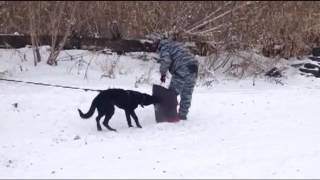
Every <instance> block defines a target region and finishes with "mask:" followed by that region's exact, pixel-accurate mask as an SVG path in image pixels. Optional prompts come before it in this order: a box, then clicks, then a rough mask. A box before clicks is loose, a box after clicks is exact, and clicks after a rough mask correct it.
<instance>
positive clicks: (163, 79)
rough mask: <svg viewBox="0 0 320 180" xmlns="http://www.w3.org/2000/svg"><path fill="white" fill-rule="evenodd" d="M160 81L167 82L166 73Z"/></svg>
mask: <svg viewBox="0 0 320 180" xmlns="http://www.w3.org/2000/svg"><path fill="white" fill-rule="evenodd" d="M160 81H161V82H162V83H165V82H166V75H161V78H160Z"/></svg>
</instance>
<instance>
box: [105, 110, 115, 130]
mask: <svg viewBox="0 0 320 180" xmlns="http://www.w3.org/2000/svg"><path fill="white" fill-rule="evenodd" d="M106 108H107V112H106V114H105V117H104V121H103V125H104V126H105V127H106V128H107V129H109V130H110V131H117V130H116V129H113V128H111V127H110V126H109V121H110V119H111V117H112V116H113V114H114V106H113V105H111V106H108V107H106Z"/></svg>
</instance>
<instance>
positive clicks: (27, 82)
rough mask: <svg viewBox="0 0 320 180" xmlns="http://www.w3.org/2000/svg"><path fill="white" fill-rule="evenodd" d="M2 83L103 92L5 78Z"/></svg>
mask: <svg viewBox="0 0 320 180" xmlns="http://www.w3.org/2000/svg"><path fill="white" fill-rule="evenodd" d="M0 81H8V82H15V83H25V84H33V85H39V86H48V87H59V88H65V89H76V90H84V91H96V92H101V91H103V90H100V89H89V88H80V87H72V86H63V85H57V84H48V83H41V82H31V81H21V80H14V79H4V78H0Z"/></svg>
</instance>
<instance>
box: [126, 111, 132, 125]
mask: <svg viewBox="0 0 320 180" xmlns="http://www.w3.org/2000/svg"><path fill="white" fill-rule="evenodd" d="M125 112H126V118H127V122H128V126H129V127H133V126H132V123H131V117H130V112H129V111H125Z"/></svg>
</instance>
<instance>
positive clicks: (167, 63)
mask: <svg viewBox="0 0 320 180" xmlns="http://www.w3.org/2000/svg"><path fill="white" fill-rule="evenodd" d="M147 38H148V39H150V40H152V42H153V44H152V49H153V50H154V51H158V52H159V54H160V59H159V62H160V74H161V78H160V80H161V82H163V83H164V82H165V80H166V74H167V71H169V72H170V73H171V74H172V78H171V82H170V85H169V89H171V90H174V91H175V93H176V94H177V95H180V108H179V117H177V118H175V119H172V120H171V121H178V120H179V119H181V120H186V119H187V115H188V112H189V108H190V106H191V100H192V93H193V89H194V86H195V84H196V80H197V74H198V61H197V60H196V59H195V57H194V55H193V54H192V53H191V52H190V51H189V49H187V48H186V47H184V45H183V44H182V43H179V42H176V41H173V40H170V39H166V38H164V36H163V35H161V34H158V33H152V34H150V35H148V36H147Z"/></svg>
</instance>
